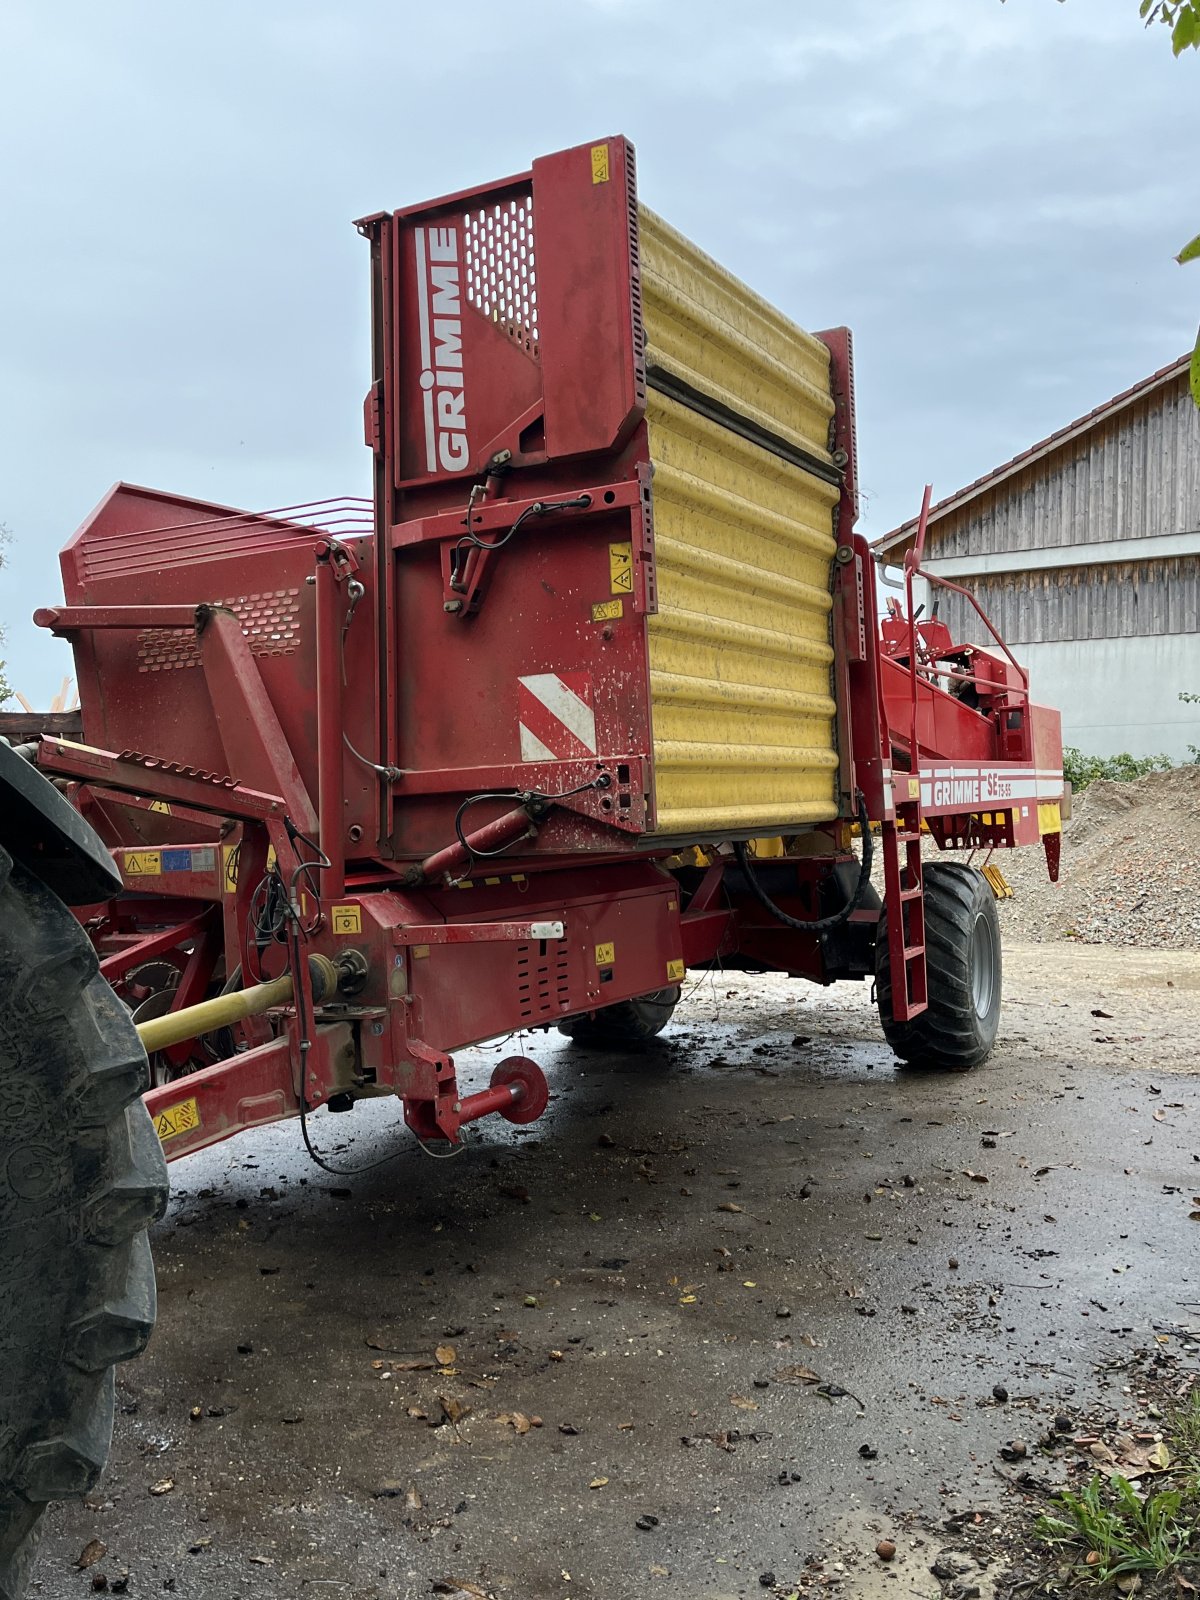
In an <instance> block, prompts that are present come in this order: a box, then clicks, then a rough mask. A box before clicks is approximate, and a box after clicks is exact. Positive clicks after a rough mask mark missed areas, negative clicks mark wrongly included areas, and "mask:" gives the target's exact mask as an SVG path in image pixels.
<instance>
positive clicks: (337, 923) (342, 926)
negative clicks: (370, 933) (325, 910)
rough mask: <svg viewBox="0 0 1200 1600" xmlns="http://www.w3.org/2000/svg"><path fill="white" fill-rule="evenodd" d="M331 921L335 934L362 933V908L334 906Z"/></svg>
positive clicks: (330, 916)
mask: <svg viewBox="0 0 1200 1600" xmlns="http://www.w3.org/2000/svg"><path fill="white" fill-rule="evenodd" d="M329 920H330V925H331V927H332V928H333V931H334V933H361V932H362V907H361V906H334V907H333V909H332V910H331V911H330V913H329Z"/></svg>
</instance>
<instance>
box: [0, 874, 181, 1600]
mask: <svg viewBox="0 0 1200 1600" xmlns="http://www.w3.org/2000/svg"><path fill="white" fill-rule="evenodd" d="M145 1086H146V1056H145V1052H144V1051H143V1049H142V1047H141V1044H140V1042H139V1040H138V1037H137V1034H136V1033H135V1032H134V1027H133V1023H132V1022H131V1021H130V1018H129V1014H128V1012H127V1011H126V1009H125V1007H124V1006H123V1005H122V1004H121V1003H120V1001H119V1000H118V999H117V997H116V996H115V995H114V993H113V991H112V990H111V989H110V988H109V986H108V984H107V983H106V982H105V981H104V979H103V978H102V977H101V976H100V975H99V972H98V970H97V963H96V957H95V954H94V953H93V951H92V947H91V945H90V944H89V942H88V940H87V937H86V935H85V934H84V932H83V929H82V928H81V927H80V925H79V923H78V922H77V921H76V920H75V918H74V917H73V916H72V915H71V913H70V912H69V911H68V910H67V908H66V906H65V905H64V904H63V903H62V901H61V900H59V898H58V897H57V896H56V895H55V894H53V893H51V891H50V890H49V889H47V888H46V887H45V885H44V884H42V883H41V882H40V881H39V880H38V879H36V878H35V877H33V876H31V875H30V873H28V872H27V871H25V870H24V869H23V868H21V867H19V866H15V865H14V864H13V861H12V858H11V857H10V856H9V855H8V854H7V853H6V852H5V851H4V850H2V849H0V1600H19V1597H20V1596H21V1595H23V1594H24V1593H25V1586H26V1583H27V1581H28V1576H29V1568H30V1564H31V1562H32V1559H33V1551H34V1546H35V1542H36V1539H37V1524H38V1520H39V1518H40V1516H41V1514H42V1511H43V1510H44V1509H45V1505H46V1502H47V1501H48V1500H55V1499H59V1498H64V1497H69V1496H74V1495H79V1494H82V1493H84V1492H85V1491H86V1490H87V1489H89V1488H91V1487H92V1485H93V1484H94V1483H95V1481H96V1479H97V1477H98V1476H99V1473H100V1470H101V1468H102V1467H103V1466H104V1462H105V1459H106V1458H107V1455H108V1447H109V1443H110V1440H111V1436H112V1422H113V1370H112V1369H113V1363H114V1362H117V1361H125V1360H127V1359H128V1358H129V1357H130V1356H134V1355H137V1354H138V1353H139V1352H140V1351H141V1350H142V1349H143V1348H144V1346H145V1344H146V1340H147V1339H148V1338H149V1336H150V1330H151V1328H152V1327H153V1324H154V1309H155V1296H154V1269H153V1266H152V1264H151V1260H150V1246H149V1243H148V1240H147V1237H146V1228H147V1225H148V1224H149V1223H150V1222H151V1221H152V1220H153V1219H154V1218H155V1217H157V1216H160V1215H161V1214H162V1212H163V1210H164V1208H165V1206H166V1201H167V1174H166V1166H165V1164H164V1162H163V1156H162V1150H161V1148H160V1146H159V1143H158V1140H157V1138H156V1137H155V1134H154V1129H153V1127H152V1125H151V1122H150V1118H149V1117H148V1115H147V1114H146V1110H145V1108H144V1106H143V1105H142V1102H141V1098H140V1096H141V1092H142V1090H143V1089H144V1088H145Z"/></svg>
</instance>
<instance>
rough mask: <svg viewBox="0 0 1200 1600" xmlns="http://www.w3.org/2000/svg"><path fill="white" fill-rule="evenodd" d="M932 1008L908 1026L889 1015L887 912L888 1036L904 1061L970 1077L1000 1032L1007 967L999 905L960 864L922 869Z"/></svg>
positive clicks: (879, 952)
mask: <svg viewBox="0 0 1200 1600" xmlns="http://www.w3.org/2000/svg"><path fill="white" fill-rule="evenodd" d="M924 879H925V962H926V971H927V974H928V979H929V1006H928V1009H927V1010H925V1011H923V1012H922V1013H921V1014H920V1016H918V1017H914V1018H913V1019H912V1021H911V1022H896V1021H895V1020H894V1019H893V1016H892V976H891V969H890V963H889V960H888V937H887V915H888V908H887V906H886V905H885V906H884V908H883V914H882V915H881V917H880V919H879V926H878V932H877V934H876V940H875V986H876V996H877V999H878V1003H879V1020H880V1022H881V1023H882V1025H883V1032H884V1037H885V1038H886V1039H887V1042H888V1043H889V1044H890V1045H891V1047H892V1049H893V1050H894V1051H895V1052H896V1054H897V1055H898V1056H899V1057H900V1059H901V1060H902V1061H905V1062H908V1063H909V1064H910V1065H911V1066H914V1067H931V1068H933V1069H935V1070H938V1071H942V1072H966V1071H967V1070H969V1068H971V1067H977V1066H979V1064H980V1063H981V1062H982V1061H986V1060H987V1058H988V1056H989V1055H991V1053H992V1049H993V1047H994V1045H995V1043H996V1033H997V1030H998V1029H999V1026H1000V996H1001V979H1002V964H1001V956H1000V919H999V917H998V916H997V914H996V899H995V896H994V895H993V894H992V890H991V886H990V884H989V883H988V881H987V879H986V878H985V877H984V876H983V874H982V872H979V871H977V870H976V869H975V868H974V867H968V866H966V865H964V864H963V863H962V862H959V861H935V862H931V863H930V864H929V865H928V866H926V867H925V869H924Z"/></svg>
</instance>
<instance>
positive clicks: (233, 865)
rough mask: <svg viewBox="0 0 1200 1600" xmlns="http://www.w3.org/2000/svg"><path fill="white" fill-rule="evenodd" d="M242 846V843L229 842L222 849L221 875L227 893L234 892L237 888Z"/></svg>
mask: <svg viewBox="0 0 1200 1600" xmlns="http://www.w3.org/2000/svg"><path fill="white" fill-rule="evenodd" d="M241 848H242V847H241V845H240V844H227V845H224V846H223V847H222V850H221V876H222V880H223V882H224V884H225V893H226V894H233V893H234V891H235V890H236V889H237V878H238V852H239V851H240V850H241Z"/></svg>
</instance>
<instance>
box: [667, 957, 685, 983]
mask: <svg viewBox="0 0 1200 1600" xmlns="http://www.w3.org/2000/svg"><path fill="white" fill-rule="evenodd" d="M685 971H686V968H685V967H684V965H683V962H682V961H668V962H667V981H668V982H669V983H678V982H679V980H680V978H682V977H683V974H684V972H685Z"/></svg>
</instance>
